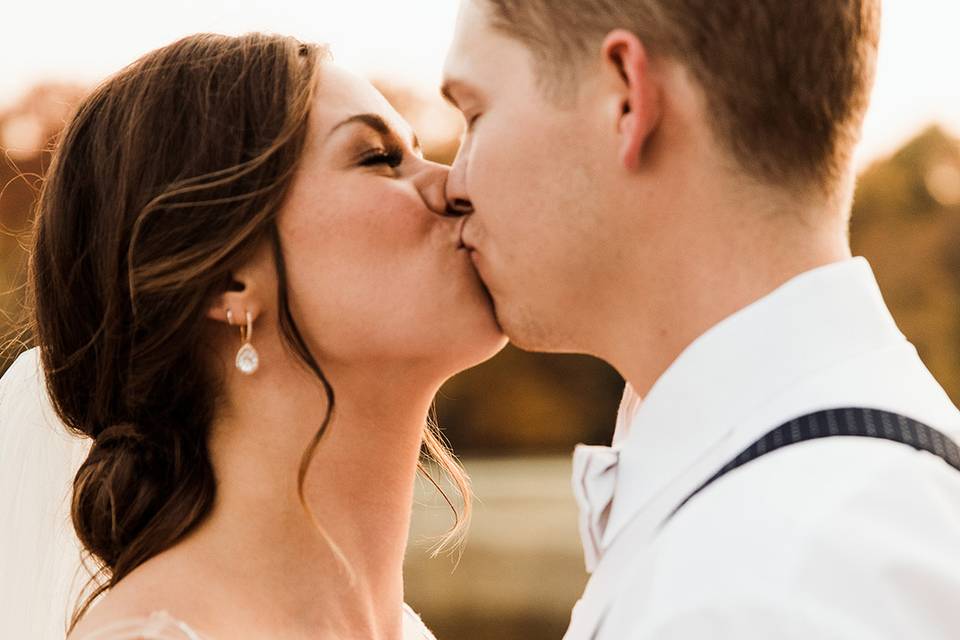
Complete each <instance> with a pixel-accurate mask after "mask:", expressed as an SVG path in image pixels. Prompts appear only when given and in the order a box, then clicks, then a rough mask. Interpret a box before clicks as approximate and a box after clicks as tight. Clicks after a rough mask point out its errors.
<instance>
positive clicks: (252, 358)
mask: <svg viewBox="0 0 960 640" xmlns="http://www.w3.org/2000/svg"><path fill="white" fill-rule="evenodd" d="M246 315H247V318H246V320H247V322H246V325H240V342H242V343H243V344H242V345H241V346H240V350H239V351H237V359H236V365H237V369H239V370H240V372H241V373H243V374H246V375H248V376H250V375H253V374H254V373H256V372H257V369H259V368H260V354H259V353H257V350H256V349H254V348H253V345H252V344H250V338H251V337H252V336H253V316H252V315H251V314H250V312H249V311H247V314H246ZM227 323H229V324H231V325H232V324H233V312H232V311H231V310H230V309H227Z"/></svg>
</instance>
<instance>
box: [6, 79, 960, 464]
mask: <svg viewBox="0 0 960 640" xmlns="http://www.w3.org/2000/svg"><path fill="white" fill-rule="evenodd" d="M378 85H379V87H380V89H381V90H382V91H383V92H384V93H385V94H386V95H387V96H388V98H389V99H390V100H391V102H393V104H394V105H395V106H396V107H397V109H398V110H399V111H400V112H401V113H402V114H403V115H404V116H405V117H407V118H408V119H409V120H410V121H411V123H412V124H413V125H414V127H415V129H417V130H418V132H419V133H420V137H421V138H422V140H423V142H424V146H425V150H426V154H427V156H428V157H429V158H431V159H433V160H436V161H439V162H450V161H451V160H452V159H453V157H454V155H455V153H456V150H457V147H458V143H459V134H460V123H459V116H458V115H456V114H455V113H454V112H453V111H452V110H450V109H449V108H447V107H445V106H444V105H443V104H442V102H441V101H440V100H439V98H434V99H430V98H425V97H424V96H422V95H420V94H418V93H416V92H414V91H411V90H409V89H406V88H403V87H397V86H394V85H391V84H389V83H383V82H381V83H378ZM84 92H85V90H84V88H82V87H77V86H72V85H60V84H48V85H43V86H38V87H36V88H35V89H33V90H32V91H30V92H29V93H28V94H26V95H25V96H24V97H23V98H22V99H21V100H20V101H19V102H18V103H17V104H15V105H13V106H11V107H10V108H8V109H6V110H4V111H2V112H0V153H2V162H0V332H2V333H3V334H4V335H5V334H6V333H8V331H5V329H9V328H10V327H12V326H13V325H14V324H15V323H16V321H17V319H18V318H19V317H21V315H22V307H23V282H24V277H25V262H26V248H27V246H28V244H29V241H28V238H29V230H30V225H31V216H32V210H33V204H34V201H35V197H36V194H37V190H38V188H39V185H40V183H41V176H42V175H43V171H44V168H45V167H46V166H47V165H48V164H49V160H50V151H49V148H50V145H51V143H52V141H53V140H54V139H55V137H56V134H57V132H58V131H59V130H60V129H61V128H62V126H63V123H64V122H65V121H66V119H67V118H68V117H69V114H70V112H71V111H72V109H73V107H74V105H75V104H76V102H77V101H78V100H79V99H80V98H81V97H82V96H83V94H84ZM851 241H852V244H853V249H854V252H855V254H858V255H864V256H866V257H867V258H868V259H869V260H870V261H871V263H872V264H873V266H874V268H875V271H876V273H877V277H878V279H879V281H880V286H881V288H882V290H883V292H884V295H885V297H886V299H887V302H888V303H889V305H890V307H891V309H892V310H893V313H894V316H895V317H896V319H897V321H898V323H899V324H900V327H901V329H902V330H903V331H904V333H906V334H907V336H908V337H909V338H910V339H911V340H912V341H913V342H914V344H916V345H917V348H918V350H919V351H920V355H921V356H922V357H923V359H924V361H925V362H926V363H927V365H928V366H929V367H930V369H931V370H932V371H933V373H934V375H935V376H936V377H937V378H938V379H939V380H940V382H941V383H942V384H943V385H944V387H945V388H946V389H947V391H948V393H949V394H950V395H951V397H952V398H953V400H954V402H955V403H956V402H958V401H960V142H958V141H957V140H955V139H952V138H951V137H950V136H949V135H947V134H946V133H945V132H944V131H942V130H941V129H939V128H936V127H932V128H930V129H928V130H926V131H924V132H923V133H921V134H920V135H919V136H917V137H916V138H915V139H914V140H912V141H910V142H909V143H908V144H906V145H905V146H904V147H903V148H902V149H901V150H900V151H898V152H897V153H895V154H894V155H893V156H891V157H890V158H887V159H883V160H880V161H878V162H876V163H874V164H873V165H872V166H870V167H869V168H868V169H867V170H866V171H865V172H864V173H863V174H862V175H861V178H860V182H859V186H858V189H857V194H856V199H855V204H854V216H853V225H852V228H851ZM8 355H9V354H8ZM9 362H10V361H9V359H7V360H0V371H3V370H5V368H6V366H8V365H9ZM622 386H623V380H622V379H621V378H620V377H619V376H618V375H617V373H616V372H615V371H613V370H612V369H611V368H610V367H608V366H607V365H605V364H603V363H601V362H599V361H597V360H595V359H593V358H589V357H584V356H558V355H542V354H530V353H525V352H522V351H520V350H518V349H516V348H513V347H508V348H507V349H506V350H504V352H503V353H501V354H500V355H499V356H497V357H496V358H494V359H493V360H491V361H489V362H487V363H485V364H483V365H481V366H479V367H476V368H474V369H472V370H470V371H467V372H465V373H463V374H461V375H459V376H457V377H456V378H454V379H453V380H451V381H450V382H449V383H448V384H447V385H446V386H445V387H444V388H443V390H442V391H441V394H440V396H439V398H438V402H437V405H438V412H439V415H440V422H441V424H442V425H444V427H445V428H446V430H447V434H448V436H449V438H450V440H451V442H452V443H453V445H454V448H455V449H456V450H457V451H458V452H460V453H498V454H503V453H546V452H568V451H569V450H570V449H571V447H572V446H573V444H574V443H576V442H581V441H583V442H590V443H605V442H608V440H609V438H610V436H611V435H612V425H613V421H614V417H615V413H616V407H617V403H618V400H619V398H620V393H621V391H622Z"/></svg>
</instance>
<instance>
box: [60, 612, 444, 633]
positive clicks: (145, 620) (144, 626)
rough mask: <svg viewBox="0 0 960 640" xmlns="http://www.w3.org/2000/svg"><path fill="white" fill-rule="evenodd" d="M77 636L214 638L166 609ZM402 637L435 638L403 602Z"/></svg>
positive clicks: (119, 621) (125, 619) (123, 620)
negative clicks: (197, 630)
mask: <svg viewBox="0 0 960 640" xmlns="http://www.w3.org/2000/svg"><path fill="white" fill-rule="evenodd" d="M76 640H212V639H209V638H205V637H204V636H201V635H200V634H199V633H197V632H196V631H194V630H193V629H192V628H190V625H188V624H187V623H186V622H184V621H182V620H178V619H177V618H174V617H173V616H171V615H170V614H169V613H167V612H166V611H154V612H153V613H151V614H150V615H149V616H142V617H136V618H124V619H121V620H117V621H114V622H111V623H110V624H108V625H105V626H102V627H99V628H97V629H95V630H93V631H90V632H87V633H85V634H83V635H80V636H77V639H76ZM403 640H436V638H435V637H434V635H433V633H431V632H430V629H428V628H427V626H426V625H425V624H424V623H423V620H421V619H420V616H419V615H418V614H417V613H416V612H415V611H414V610H413V609H411V608H410V607H409V606H408V605H406V604H404V605H403Z"/></svg>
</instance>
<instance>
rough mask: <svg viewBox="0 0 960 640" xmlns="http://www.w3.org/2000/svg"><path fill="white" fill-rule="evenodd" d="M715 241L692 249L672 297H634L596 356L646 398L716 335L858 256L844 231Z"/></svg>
mask: <svg viewBox="0 0 960 640" xmlns="http://www.w3.org/2000/svg"><path fill="white" fill-rule="evenodd" d="M709 235H710V234H705V237H707V241H706V242H705V243H704V245H703V246H700V247H691V248H690V252H689V254H688V255H689V258H688V259H685V260H683V261H681V264H682V265H683V272H682V273H680V274H675V277H674V279H673V281H672V283H671V287H670V289H669V290H668V291H663V292H661V295H660V296H657V297H656V298H652V297H649V296H642V295H630V293H629V292H627V293H626V294H625V295H624V296H623V297H622V300H623V301H624V306H623V307H622V308H621V309H619V310H618V311H617V313H615V314H613V317H614V320H613V322H612V323H611V325H610V329H611V331H610V335H611V336H612V337H613V340H611V341H609V342H607V343H605V345H604V352H603V353H597V355H599V356H600V357H602V358H603V359H605V360H607V361H608V362H610V363H611V364H612V365H613V366H614V367H615V368H616V369H617V370H618V371H619V372H620V373H621V375H623V376H624V378H625V379H626V380H627V381H628V382H629V383H630V384H631V385H632V386H633V388H634V390H635V391H636V392H637V394H639V395H640V396H641V397H643V396H645V395H647V393H648V392H649V391H650V389H651V388H652V387H653V385H654V384H655V383H656V381H657V380H658V379H659V378H660V377H661V376H662V375H663V373H664V372H665V371H666V370H667V369H668V368H669V367H670V365H671V364H672V363H673V361H674V360H676V359H677V357H678V356H679V355H680V354H681V353H682V352H683V351H684V349H686V348H687V346H689V345H690V344H691V343H692V342H693V341H694V340H696V339H697V338H698V337H699V336H701V335H702V334H703V333H705V332H706V331H707V330H709V329H710V328H711V327H713V326H714V325H716V324H717V323H719V322H720V321H722V320H723V319H725V318H727V317H728V316H730V315H732V314H734V313H736V312H737V311H739V310H740V309H743V308H744V307H746V306H748V305H750V304H752V303H753V302H755V301H757V300H759V299H761V298H763V297H764V296H766V295H767V294H769V293H771V292H772V291H774V290H775V289H777V288H778V287H780V286H781V285H783V284H784V283H786V282H787V281H789V280H790V279H792V278H794V277H795V276H797V275H799V274H801V273H804V272H806V271H809V270H811V269H814V268H816V267H820V266H823V265H826V264H830V263H834V262H838V261H841V260H844V259H846V258H849V257H850V255H851V254H850V249H849V246H848V244H847V241H846V237H845V234H844V233H843V231H842V230H839V229H833V230H823V231H820V232H813V231H811V230H809V229H806V230H804V231H803V232H801V233H796V234H786V233H779V232H778V229H765V228H763V227H762V225H758V226H757V227H756V228H755V229H754V230H753V231H752V232H751V233H749V235H740V236H739V237H738V236H737V234H733V233H731V234H729V235H728V236H727V237H725V238H723V239H720V237H719V236H718V235H713V237H712V238H711V237H709ZM637 277H644V276H642V275H638V276H637Z"/></svg>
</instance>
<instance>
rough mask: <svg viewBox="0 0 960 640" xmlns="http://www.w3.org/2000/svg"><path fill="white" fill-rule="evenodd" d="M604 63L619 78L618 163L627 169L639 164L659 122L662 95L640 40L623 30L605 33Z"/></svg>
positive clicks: (631, 169) (630, 169)
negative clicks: (645, 146)
mask: <svg viewBox="0 0 960 640" xmlns="http://www.w3.org/2000/svg"><path fill="white" fill-rule="evenodd" d="M601 54H602V56H603V61H604V64H605V65H606V66H607V67H608V69H609V70H610V71H611V73H612V74H616V76H617V77H619V85H618V89H619V91H620V92H621V95H620V104H619V109H620V116H619V120H618V123H617V135H618V136H619V138H620V162H621V164H622V165H623V166H624V168H626V169H627V170H628V171H635V170H636V169H637V168H638V167H639V166H640V160H641V156H642V155H643V149H644V145H645V144H646V142H647V141H648V140H649V138H650V136H651V135H652V133H653V132H654V130H655V129H656V127H657V124H658V123H659V121H660V110H661V95H660V91H659V87H658V85H657V83H656V81H655V79H654V78H653V76H652V74H651V70H650V57H649V54H648V52H647V48H646V47H645V46H644V44H643V43H642V42H641V41H640V39H639V38H638V37H637V36H636V35H635V34H634V33H631V32H630V31H627V30H625V29H615V30H613V31H611V32H610V33H608V34H607V37H606V38H605V39H604V41H603V45H602V47H601Z"/></svg>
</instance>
